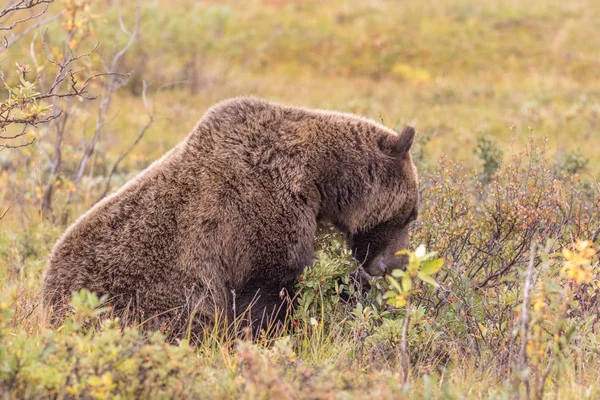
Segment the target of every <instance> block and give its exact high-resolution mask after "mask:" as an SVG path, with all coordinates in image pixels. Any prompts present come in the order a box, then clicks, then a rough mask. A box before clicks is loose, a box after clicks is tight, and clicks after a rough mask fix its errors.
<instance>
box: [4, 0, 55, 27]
mask: <svg viewBox="0 0 600 400" xmlns="http://www.w3.org/2000/svg"><path fill="white" fill-rule="evenodd" d="M53 2H54V0H20V1H18V2H17V3H15V4H13V5H12V6H8V7H6V8H5V9H4V10H2V11H0V18H3V17H5V16H7V15H8V14H10V13H14V12H17V11H23V10H29V9H32V8H35V7H37V6H39V5H40V4H46V7H45V8H46V9H47V8H48V6H49V5H50V4H51V3H53ZM44 12H45V10H44ZM42 14H43V13H42ZM40 15H41V14H40ZM37 17H39V15H37V16H35V17H32V18H37ZM0 29H2V28H1V27H0ZM10 29H12V28H10ZM3 30H6V29H3Z"/></svg>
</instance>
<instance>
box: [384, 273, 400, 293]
mask: <svg viewBox="0 0 600 400" xmlns="http://www.w3.org/2000/svg"><path fill="white" fill-rule="evenodd" d="M386 278H387V280H388V282H389V283H390V285H392V286H393V287H394V289H396V290H397V291H398V292H402V288H401V287H400V284H399V283H398V281H397V280H395V279H394V278H392V277H391V276H388V277H386Z"/></svg>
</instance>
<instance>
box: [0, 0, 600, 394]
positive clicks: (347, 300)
mask: <svg viewBox="0 0 600 400" xmlns="http://www.w3.org/2000/svg"><path fill="white" fill-rule="evenodd" d="M550 3H551V4H550ZM550 3H548V2H547V1H544V2H542V1H533V2H527V3H516V2H501V1H491V2H485V3H480V2H474V1H472V0H444V1H441V0H440V1H434V2H429V3H428V4H422V5H418V6H417V5H416V3H415V4H414V5H413V4H408V3H407V4H402V5H398V4H397V3H395V2H385V1H381V2H379V1H373V2H341V1H333V2H327V3H326V4H322V3H321V2H313V1H256V2H248V4H247V5H246V6H245V8H244V9H243V10H242V9H240V8H239V7H238V6H236V3H235V2H222V1H219V2H216V1H214V2H212V1H206V2H192V1H188V0H177V1H174V2H173V1H169V2H166V1H165V2H163V1H149V2H143V3H142V4H140V5H139V6H137V5H136V4H129V3H127V4H125V3H121V4H120V3H119V2H117V1H105V2H91V1H77V0H67V1H60V2H59V1H33V2H29V1H21V2H19V1H15V2H12V3H11V6H12V5H13V4H16V5H17V6H18V7H17V8H15V10H14V11H11V12H9V13H6V14H2V13H0V15H1V16H0V26H1V27H2V28H3V32H5V33H6V34H5V35H3V36H5V39H4V41H3V43H2V46H0V58H1V59H2V64H1V65H0V66H1V68H2V78H3V81H4V85H5V91H4V93H3V95H2V96H4V97H2V98H1V100H2V106H0V121H3V122H0V393H1V394H2V396H3V397H7V398H149V397H152V398H432V399H435V398H457V399H459V398H532V399H533V398H578V399H579V398H590V399H594V398H598V397H599V396H600V373H599V371H600V368H599V366H600V356H599V354H598V350H597V349H598V342H599V340H600V333H599V330H598V329H599V328H600V326H599V322H598V317H599V315H600V303H599V295H598V291H599V290H600V276H599V274H598V272H599V271H598V269H599V260H598V250H600V248H599V245H600V182H599V181H598V172H599V171H600V153H599V152H598V148H600V133H599V132H598V121H599V120H598V115H599V114H598V110H599V104H600V97H599V96H598V89H599V87H600V86H599V83H600V81H599V78H598V75H597V73H596V72H597V69H598V60H597V57H596V56H597V47H598V46H597V45H598V40H597V37H598V32H600V25H599V21H600V15H599V12H600V10H598V7H596V6H595V3H594V2H593V1H589V0H577V1H573V2H568V3H564V2H558V1H551V2H550ZM549 4H550V5H551V6H552V7H550V6H549ZM46 6H48V8H47V9H46ZM7 9H8V8H7ZM42 11H43V12H42ZM29 17H31V18H30V19H28V20H27V21H23V22H19V21H22V20H24V19H27V18H29ZM13 25H14V26H13ZM4 28H10V29H4ZM92 50H93V51H92ZM239 94H255V95H259V96H264V97H268V98H271V99H273V100H280V101H285V102H289V103H293V104H299V105H306V106H311V107H321V108H328V109H337V110H342V111H349V112H354V113H358V114H362V115H365V116H367V117H370V118H373V119H376V120H379V121H383V123H384V124H386V125H388V126H390V127H395V126H397V127H401V126H403V125H404V124H407V123H410V124H412V125H415V126H416V128H417V131H418V144H417V146H416V148H415V149H414V150H413V154H414V157H415V160H416V162H417V163H418V167H419V171H420V181H421V182H420V190H421V197H422V199H421V207H420V215H419V219H418V220H417V222H416V223H415V224H414V225H413V227H412V230H411V239H410V240H411V250H410V251H409V252H408V256H409V257H410V260H411V262H410V264H409V267H408V268H407V270H406V271H403V272H401V271H398V272H397V273H394V274H393V275H392V276H389V277H386V278H379V279H373V280H370V281H369V282H368V285H367V286H364V287H363V288H360V289H357V288H356V285H355V279H356V278H357V275H356V274H355V273H353V271H354V270H356V269H357V268H358V267H359V265H358V264H357V263H356V261H354V260H353V259H352V257H351V252H350V250H349V249H347V248H346V247H345V246H344V245H343V243H342V241H341V239H340V238H339V237H338V236H337V235H336V234H335V233H332V232H329V231H327V230H324V231H323V233H322V234H321V235H320V236H319V237H318V238H316V240H317V242H318V251H317V253H316V254H315V262H314V264H313V265H311V266H309V267H308V268H307V269H306V270H305V272H304V273H303V275H302V276H301V278H300V279H299V281H298V282H297V287H298V290H299V296H298V299H297V307H296V310H295V312H294V314H293V315H291V316H290V318H289V324H288V325H287V327H286V328H285V330H284V331H283V332H279V333H278V335H276V336H273V335H270V336H269V335H265V336H262V337H259V338H258V339H256V340H251V339H250V338H249V337H244V336H243V335H242V336H241V337H240V336H237V337H234V336H231V335H227V334H223V331H221V330H214V331H210V332H206V335H205V336H206V337H205V338H204V340H203V341H202V343H201V344H199V345H198V346H194V345H191V344H189V343H188V341H187V340H182V341H180V342H177V343H170V342H168V341H166V340H165V333H166V332H153V331H147V330H145V329H143V328H144V326H139V324H138V325H132V326H128V327H126V328H125V329H122V327H121V325H120V323H119V321H117V320H116V319H115V316H114V315H112V314H111V312H110V310H109V309H106V308H105V307H103V305H102V304H101V301H102V299H99V298H98V297H97V296H96V295H95V294H92V293H88V292H85V291H84V292H81V293H79V294H77V295H76V296H75V297H74V299H73V302H72V309H73V313H72V316H71V317H70V318H69V319H68V320H67V321H66V322H65V323H64V325H63V326H61V327H60V328H58V329H52V328H50V326H49V324H48V320H47V316H46V315H45V314H44V313H43V310H42V309H41V307H40V304H39V299H38V290H39V284H40V279H41V274H42V271H43V269H44V268H45V265H46V258H47V256H48V254H49V251H50V249H51V246H52V245H53V244H54V242H55V241H56V240H57V239H58V237H59V236H60V234H61V233H62V232H63V231H64V229H65V228H66V226H68V224H70V223H71V222H73V221H74V219H75V218H76V217H77V216H79V215H80V214H81V213H82V212H84V211H85V210H86V209H87V208H89V206H91V205H92V204H94V203H95V202H96V201H97V200H99V199H100V198H102V197H103V196H105V195H106V194H107V193H109V192H110V191H111V190H113V189H114V188H117V187H119V186H120V185H121V184H123V183H124V182H125V181H126V180H127V179H129V178H131V177H132V176H133V175H135V174H136V173H137V172H138V171H140V170H141V169H143V168H144V167H145V166H147V165H148V164H149V163H150V162H151V161H153V160H154V159H156V158H158V157H160V155H161V154H162V153H164V152H165V151H166V150H168V149H169V148H170V147H171V146H172V145H174V144H175V143H177V142H178V141H179V140H180V139H181V138H182V137H184V136H185V135H186V134H187V133H188V131H189V130H190V129H191V128H192V127H193V125H194V123H195V122H196V120H197V118H198V117H199V116H200V115H202V113H203V112H204V110H205V109H206V107H207V106H209V105H211V104H213V103H215V102H216V101H218V100H220V99H224V98H227V97H231V96H234V95H239ZM362 281H363V280H362V279H361V282H362Z"/></svg>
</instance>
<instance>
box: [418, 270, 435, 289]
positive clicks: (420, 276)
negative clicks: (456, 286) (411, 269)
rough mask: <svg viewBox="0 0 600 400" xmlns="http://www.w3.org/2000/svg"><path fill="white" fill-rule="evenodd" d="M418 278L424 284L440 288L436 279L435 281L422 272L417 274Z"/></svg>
mask: <svg viewBox="0 0 600 400" xmlns="http://www.w3.org/2000/svg"><path fill="white" fill-rule="evenodd" d="M417 277H419V279H420V280H422V281H423V282H426V283H429V284H430V285H433V286H436V287H437V286H438V283H437V282H436V281H435V279H433V278H432V277H431V276H429V275H426V274H424V273H422V272H419V273H418V274H417Z"/></svg>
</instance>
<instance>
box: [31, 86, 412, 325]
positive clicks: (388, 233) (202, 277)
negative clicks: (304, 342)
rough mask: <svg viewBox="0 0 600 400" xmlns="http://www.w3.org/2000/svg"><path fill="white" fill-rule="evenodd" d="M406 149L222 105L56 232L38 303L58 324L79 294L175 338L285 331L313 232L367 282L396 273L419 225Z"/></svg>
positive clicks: (298, 116)
mask: <svg viewBox="0 0 600 400" xmlns="http://www.w3.org/2000/svg"><path fill="white" fill-rule="evenodd" d="M414 136H415V131H414V129H412V128H410V127H407V128H405V129H404V130H403V131H402V132H401V133H400V134H398V133H396V132H395V131H393V130H391V129H388V128H386V127H384V126H383V125H381V124H379V123H376V122H374V121H371V120H368V119H365V118H362V117H358V116H355V115H351V114H344V113H339V112H330V111H322V110H312V109H307V108H299V107H291V106H285V105H281V104H275V103H271V102H267V101H265V100H261V99H257V98H247V97H244V98H235V99H231V100H227V101H224V102H221V103H219V104H217V105H216V106H214V107H212V108H211V109H209V110H208V111H207V112H206V114H205V115H204V116H203V117H202V118H201V119H200V121H199V122H198V123H197V125H196V126H195V128H194V129H193V131H192V132H191V134H189V135H188V136H187V138H186V139H185V140H184V141H183V142H181V143H180V144H178V145H177V146H176V147H174V148H173V149H172V150H170V151H169V152H168V153H167V154H165V155H164V156H163V157H162V158H161V159H159V160H158V161H155V162H154V163H153V164H151V165H150V166H149V167H148V168H146V169H145V170H144V171H143V172H141V173H140V174H139V175H137V176H136V177H135V178H133V179H132V180H131V181H129V182H128V183H127V184H125V185H124V186H123V187H122V188H121V189H120V190H118V191H117V192H116V193H114V194H112V195H110V196H108V197H107V198H105V199H104V200H102V201H101V202H99V203H98V204H96V205H95V206H93V207H92V208H91V209H90V210H89V211H88V212H87V213H85V214H84V215H83V216H81V217H80V218H79V219H78V220H77V221H75V223H74V224H73V225H72V226H71V227H69V228H68V229H67V231H66V232H65V233H64V235H63V236H62V238H61V239H60V240H59V241H58V243H57V244H56V245H55V246H54V248H53V250H52V253H51V256H50V260H49V267H48V268H47V270H46V271H45V275H44V279H43V285H42V300H43V302H44V304H45V305H46V306H47V307H49V309H50V310H51V311H52V313H53V315H54V316H55V318H54V321H55V322H58V321H60V320H61V318H62V317H61V316H64V312H61V310H63V311H64V310H65V305H66V304H68V301H69V298H70V296H71V294H72V292H74V291H78V290H80V289H83V288H86V289H88V290H90V291H92V292H96V293H97V294H99V295H107V296H108V300H107V301H108V302H109V304H110V305H111V306H112V309H113V310H114V311H115V312H117V313H120V314H121V315H128V317H129V318H131V317H132V316H133V317H134V318H136V319H137V320H138V321H149V320H156V321H165V320H167V321H168V323H169V324H170V326H169V328H168V329H170V330H171V332H175V335H179V336H181V335H182V333H183V332H184V331H186V329H189V327H190V326H192V325H193V328H192V329H193V330H194V332H193V333H195V334H198V333H200V332H202V329H206V327H207V326H208V325H211V324H214V323H215V318H217V317H219V316H222V317H224V319H226V320H227V321H231V320H233V319H235V318H236V317H239V316H241V315H245V316H246V317H245V318H247V319H246V321H247V322H248V323H249V324H250V325H247V326H250V327H253V329H254V330H255V331H256V330H258V329H260V328H265V327H267V326H268V325H269V324H271V323H272V322H273V321H276V320H280V319H281V318H282V314H283V313H282V312H280V311H281V310H282V309H283V308H286V307H288V305H286V304H287V303H285V299H286V298H287V299H288V300H289V298H290V297H291V298H293V295H294V293H293V289H294V284H295V282H296V280H297V277H298V276H299V275H300V274H301V273H302V271H303V269H304V268H305V267H306V266H308V265H310V264H311V263H312V260H313V257H314V254H313V252H314V240H315V233H316V231H317V227H318V226H322V225H323V224H329V225H331V226H333V227H335V229H337V230H339V231H340V232H341V233H342V234H343V235H344V237H345V238H346V240H347V243H348V245H349V246H350V247H351V249H352V250H353V252H354V256H355V257H356V259H357V260H358V261H359V262H360V263H361V265H362V267H363V268H364V270H365V271H366V272H367V273H368V274H370V275H372V276H378V275H383V274H385V273H386V272H389V271H391V270H392V269H395V268H402V267H403V266H404V265H403V264H404V263H405V260H404V259H403V258H402V257H399V256H395V255H394V254H395V252H396V251H398V250H401V249H405V248H406V247H407V245H408V225H409V223H410V222H411V221H412V220H414V219H415V218H416V217H417V212H418V198H419V194H418V193H419V192H418V178H417V173H416V168H415V165H414V164H413V161H412V158H411V154H410V148H411V145H412V143H413V140H414ZM165 318H166V319H165ZM192 322H193V324H192ZM190 324H191V325H190Z"/></svg>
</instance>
